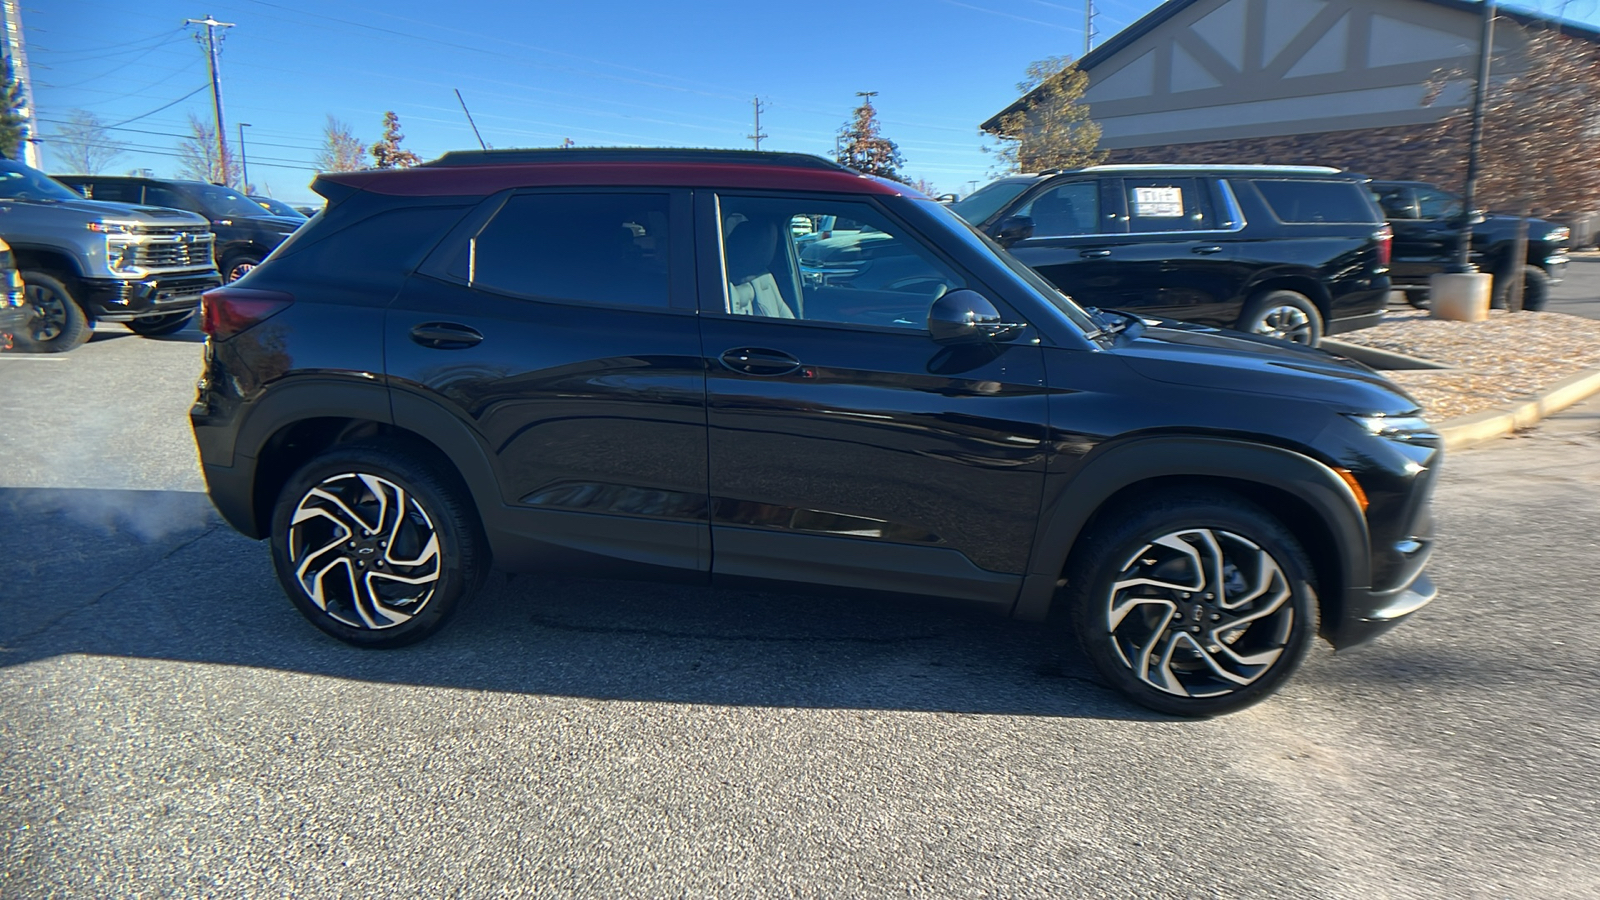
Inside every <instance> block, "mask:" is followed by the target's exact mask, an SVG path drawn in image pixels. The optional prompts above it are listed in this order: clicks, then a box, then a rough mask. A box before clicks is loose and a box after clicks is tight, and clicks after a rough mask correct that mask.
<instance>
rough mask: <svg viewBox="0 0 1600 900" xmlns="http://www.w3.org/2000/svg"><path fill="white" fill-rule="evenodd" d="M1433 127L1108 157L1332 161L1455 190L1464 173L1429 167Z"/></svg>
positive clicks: (1213, 144)
mask: <svg viewBox="0 0 1600 900" xmlns="http://www.w3.org/2000/svg"><path fill="white" fill-rule="evenodd" d="M1436 132H1437V127H1436V126H1433V125H1411V126H1404V127H1398V128H1367V129H1362V130H1359V131H1325V132H1321V133H1318V134H1294V135H1284V136H1281V137H1266V138H1240V139H1238V140H1231V141H1208V142H1205V143H1200V144H1167V145H1164V146H1160V147H1136V148H1130V149H1127V150H1113V151H1111V156H1110V158H1109V159H1107V160H1106V162H1111V163H1186V164H1199V165H1220V164H1227V163H1260V164H1269V165H1280V166H1333V167H1334V168H1336V169H1347V170H1349V171H1352V172H1360V173H1362V174H1364V175H1370V176H1372V177H1373V178H1381V179H1388V180H1405V181H1413V180H1415V181H1431V182H1434V183H1435V184H1438V185H1439V186H1440V187H1443V188H1446V189H1448V190H1460V188H1461V179H1462V178H1463V177H1464V175H1465V173H1464V172H1460V173H1449V172H1443V173H1441V172H1429V171H1427V170H1426V166H1427V164H1426V162H1425V160H1424V156H1425V154H1424V153H1423V147H1424V142H1425V141H1427V140H1429V139H1431V137H1432V135H1434V134H1435V133H1436Z"/></svg>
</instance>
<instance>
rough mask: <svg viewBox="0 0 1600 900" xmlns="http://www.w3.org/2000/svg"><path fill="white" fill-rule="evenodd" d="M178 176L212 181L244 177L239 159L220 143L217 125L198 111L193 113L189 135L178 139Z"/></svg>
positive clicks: (226, 182) (225, 181)
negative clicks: (203, 118)
mask: <svg viewBox="0 0 1600 900" xmlns="http://www.w3.org/2000/svg"><path fill="white" fill-rule="evenodd" d="M219 152H220V153H221V155H220V156H219V155H218V154H219ZM178 177H179V178H187V179H190V180H192V181H209V182H211V183H212V184H228V185H231V184H238V183H239V181H240V173H239V163H238V160H235V159H234V158H233V155H232V154H230V153H228V152H227V151H226V150H224V149H222V148H219V147H218V146H217V131H216V129H214V128H212V127H211V126H210V125H207V124H206V123H205V121H204V120H202V119H201V118H200V117H199V116H197V115H195V114H194V113H190V114H189V135H188V137H185V138H183V139H182V140H181V141H179V142H178Z"/></svg>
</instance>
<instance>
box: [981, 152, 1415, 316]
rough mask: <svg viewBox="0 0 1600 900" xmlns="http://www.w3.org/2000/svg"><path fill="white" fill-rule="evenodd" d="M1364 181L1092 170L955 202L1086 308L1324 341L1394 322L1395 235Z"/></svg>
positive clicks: (1278, 173) (1245, 169) (1169, 169)
mask: <svg viewBox="0 0 1600 900" xmlns="http://www.w3.org/2000/svg"><path fill="white" fill-rule="evenodd" d="M1362 184H1363V179H1362V178H1360V177H1358V176H1353V175H1349V174H1346V173H1344V172H1340V171H1339V170H1337V169H1329V168H1323V167H1320V166H1170V165H1148V166H1146V165H1110V166H1092V167H1089V168H1084V169H1071V170H1065V171H1054V172H1047V173H1042V174H1037V175H1032V174H1030V175H1011V176H1007V177H1005V178H1001V179H999V180H998V181H994V182H991V183H990V184H988V185H986V186H984V187H983V188H981V189H979V190H978V191H976V192H974V193H973V194H971V195H970V196H968V197H966V198H965V199H963V200H960V201H958V202H956V203H954V204H952V205H951V209H952V210H954V211H955V213H956V214H957V215H959V216H961V217H962V218H964V219H966V220H967V221H968V222H971V223H972V224H973V225H975V226H977V227H978V228H979V229H980V230H982V231H983V232H984V233H985V234H988V235H989V236H990V237H993V238H994V239H995V240H997V241H999V242H1000V243H1001V244H1002V245H1004V246H1006V247H1007V248H1009V249H1010V251H1011V253H1012V255H1014V256H1016V258H1017V259H1020V260H1022V261H1023V262H1024V263H1026V264H1028V265H1029V266H1032V267H1033V268H1034V269H1036V270H1038V272H1039V274H1040V275H1043V276H1044V277H1045V278H1047V279H1049V281H1050V282H1051V283H1052V284H1054V285H1055V286H1056V287H1058V288H1060V289H1061V290H1063V291H1065V292H1067V293H1068V294H1069V295H1071V297H1072V299H1074V300H1076V301H1078V302H1079V303H1082V304H1084V305H1085V306H1093V307H1099V308H1115V309H1125V310H1129V311H1131V312H1135V313H1138V314H1140V315H1153V316H1158V317H1164V318H1170V319H1182V320H1186V321H1190V322H1199V323H1202V324H1205V325H1214V326H1216V327H1219V328H1236V329H1238V330H1240V331H1247V332H1251V333H1253V334H1262V335H1268V336H1270V337H1277V338H1284V339H1287V340H1290V341H1294V342H1296V343H1301V344H1306V345H1309V346H1313V347H1314V346H1316V345H1317V343H1318V342H1319V341H1320V340H1321V339H1322V336H1323V335H1325V334H1339V333H1340V332H1345V331H1351V330H1353V329H1356V328H1363V327H1367V326H1370V325H1375V324H1377V323H1378V321H1379V320H1380V319H1381V318H1382V317H1383V309H1384V306H1385V304H1386V300H1387V296H1388V293H1389V276H1388V266H1389V249H1390V248H1389V233H1390V232H1389V227H1388V226H1387V225H1385V224H1384V221H1383V214H1382V213H1381V212H1380V211H1379V210H1378V207H1377V206H1376V205H1375V204H1374V203H1373V202H1372V198H1371V197H1370V196H1368V194H1367V192H1366V191H1365V190H1364V189H1363V187H1362Z"/></svg>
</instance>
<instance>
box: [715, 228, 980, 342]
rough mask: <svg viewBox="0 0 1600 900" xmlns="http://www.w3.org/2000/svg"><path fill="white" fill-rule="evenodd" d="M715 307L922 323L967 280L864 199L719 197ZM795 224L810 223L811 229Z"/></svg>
mask: <svg viewBox="0 0 1600 900" xmlns="http://www.w3.org/2000/svg"><path fill="white" fill-rule="evenodd" d="M719 208H720V209H721V212H722V221H721V228H722V245H723V266H724V268H723V272H724V276H725V284H724V285H723V303H724V310H725V311H726V312H729V313H732V314H734V315H752V316H764V317H768V318H777V319H806V320H809V321H820V322H837V323H842V324H849V325H883V326H891V327H897V328H918V329H921V328H926V327H927V324H928V307H929V306H931V305H932V304H933V301H934V300H936V299H938V298H939V297H941V296H943V295H944V293H945V292H946V291H952V290H955V289H956V288H960V287H965V286H966V282H965V281H964V280H963V279H962V278H961V277H960V276H958V275H956V274H955V273H954V272H953V271H951V269H950V268H949V267H947V266H945V265H944V264H943V263H942V262H940V261H939V260H938V259H937V257H935V256H934V255H933V254H932V253H931V252H929V251H928V250H927V249H926V248H925V247H923V246H922V244H921V243H920V242H918V241H917V240H916V239H914V238H912V237H911V236H910V235H908V234H907V233H906V232H905V230H904V229H902V228H901V227H900V226H899V225H896V224H893V223H891V222H890V221H889V220H888V219H887V218H886V217H884V216H883V215H881V214H880V213H879V212H878V211H877V210H876V209H874V208H873V207H871V206H869V205H867V204H865V203H851V202H848V201H829V200H817V199H815V198H803V199H798V198H797V199H773V198H754V197H722V198H720V200H719ZM802 223H809V224H810V225H811V228H812V230H811V232H810V233H805V234H800V235H798V236H797V235H796V234H795V232H796V231H799V230H803V228H804V225H803V224H802Z"/></svg>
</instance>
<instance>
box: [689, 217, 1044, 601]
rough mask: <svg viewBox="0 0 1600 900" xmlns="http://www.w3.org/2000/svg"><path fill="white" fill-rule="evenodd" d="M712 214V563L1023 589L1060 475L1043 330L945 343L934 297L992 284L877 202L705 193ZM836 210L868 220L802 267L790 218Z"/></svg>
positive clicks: (705, 266) (950, 589) (969, 591)
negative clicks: (1053, 477)
mask: <svg viewBox="0 0 1600 900" xmlns="http://www.w3.org/2000/svg"><path fill="white" fill-rule="evenodd" d="M696 216H697V222H698V225H699V227H698V229H697V231H696V234H697V242H696V243H697V248H698V251H699V259H700V270H699V271H700V279H699V285H700V302H701V318H700V324H701V335H702V345H703V348H704V352H705V366H706V392H707V399H708V411H707V422H708V425H709V454H708V456H709V464H710V489H711V501H712V522H711V525H712V527H711V532H712V547H713V557H714V561H713V572H714V575H715V576H716V577H717V578H720V579H742V578H752V577H753V578H761V579H779V580H785V581H795V582H804V583H820V584H829V585H839V586H846V587H857V588H869V589H884V590H893V591H901V592H910V593H921V594H928V595H937V596H948V597H961V598H967V599H976V600H983V601H988V602H994V603H997V604H1009V603H1011V602H1012V601H1013V600H1014V598H1015V596H1016V590H1017V587H1018V585H1019V584H1020V583H1021V576H1022V573H1023V572H1024V570H1025V568H1026V563H1027V559H1028V552H1029V549H1030V547H1031V545H1032V541H1033V532H1034V523H1035V518H1036V515H1037V513H1038V508H1039V497H1040V490H1041V488H1042V485H1043V477H1044V462H1045V445H1044V438H1045V434H1046V431H1045V425H1046V402H1045V401H1046V396H1045V393H1044V390H1043V379H1044V373H1043V358H1042V351H1041V349H1040V347H1039V345H1038V344H1037V342H1036V341H1035V340H1034V339H1033V335H1034V332H1033V330H1032V329H1031V328H1030V329H1026V330H1025V333H1024V334H1022V335H1020V336H1019V337H1018V338H1017V339H1016V340H1013V341H1011V342H1010V343H1005V344H997V345H985V346H982V347H967V348H951V347H946V346H941V345H939V344H936V343H934V341H933V340H932V339H931V338H930V337H929V334H928V331H927V316H928V308H929V307H930V306H931V304H932V303H933V301H934V299H935V298H937V297H939V296H941V295H942V294H943V293H945V292H946V291H950V290H959V289H963V288H968V289H973V290H977V291H980V292H983V291H985V290H986V289H985V288H984V286H983V285H981V284H978V283H976V282H975V281H974V280H973V279H972V278H971V277H970V276H967V275H964V274H963V273H962V272H961V271H960V270H959V269H958V268H957V267H956V266H955V265H954V264H953V263H952V262H950V261H949V260H948V259H947V258H946V257H944V256H943V255H941V254H940V253H938V252H936V251H935V250H933V249H932V248H931V247H930V246H929V244H928V243H927V242H925V241H924V240H922V239H921V238H920V237H919V236H918V235H917V234H916V232H915V231H914V230H913V229H912V228H911V227H909V226H908V225H907V224H906V223H905V222H904V221H903V220H901V219H899V218H896V217H895V216H893V215H891V214H890V213H889V211H888V210H887V209H886V208H885V207H884V206H882V205H880V204H878V203H875V202H869V201H867V200H865V199H863V198H859V197H831V196H825V195H800V194H797V195H782V194H770V193H769V194H758V193H754V192H751V193H740V192H725V193H721V194H714V193H711V192H705V191H701V192H698V193H697V197H696ZM822 216H834V217H836V220H838V221H849V222H853V223H856V224H857V225H859V226H860V227H859V228H858V229H856V230H853V231H849V232H834V237H833V238H832V240H834V241H836V242H838V243H835V244H833V245H831V249H830V253H829V254H828V255H827V260H828V262H829V264H828V265H826V266H819V265H816V264H811V263H808V264H806V265H802V259H801V255H800V253H799V252H797V250H796V248H795V240H794V237H793V230H794V227H793V223H796V222H800V221H804V220H809V221H812V222H815V221H819V220H820V218H819V217H822ZM808 258H810V259H812V260H815V259H816V258H815V257H811V256H810V255H809V253H808ZM852 260H857V261H861V262H868V263H870V264H868V265H856V264H853V263H851V262H850V261H852ZM996 305H997V306H999V305H1000V304H998V303H997V304H996Z"/></svg>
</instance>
